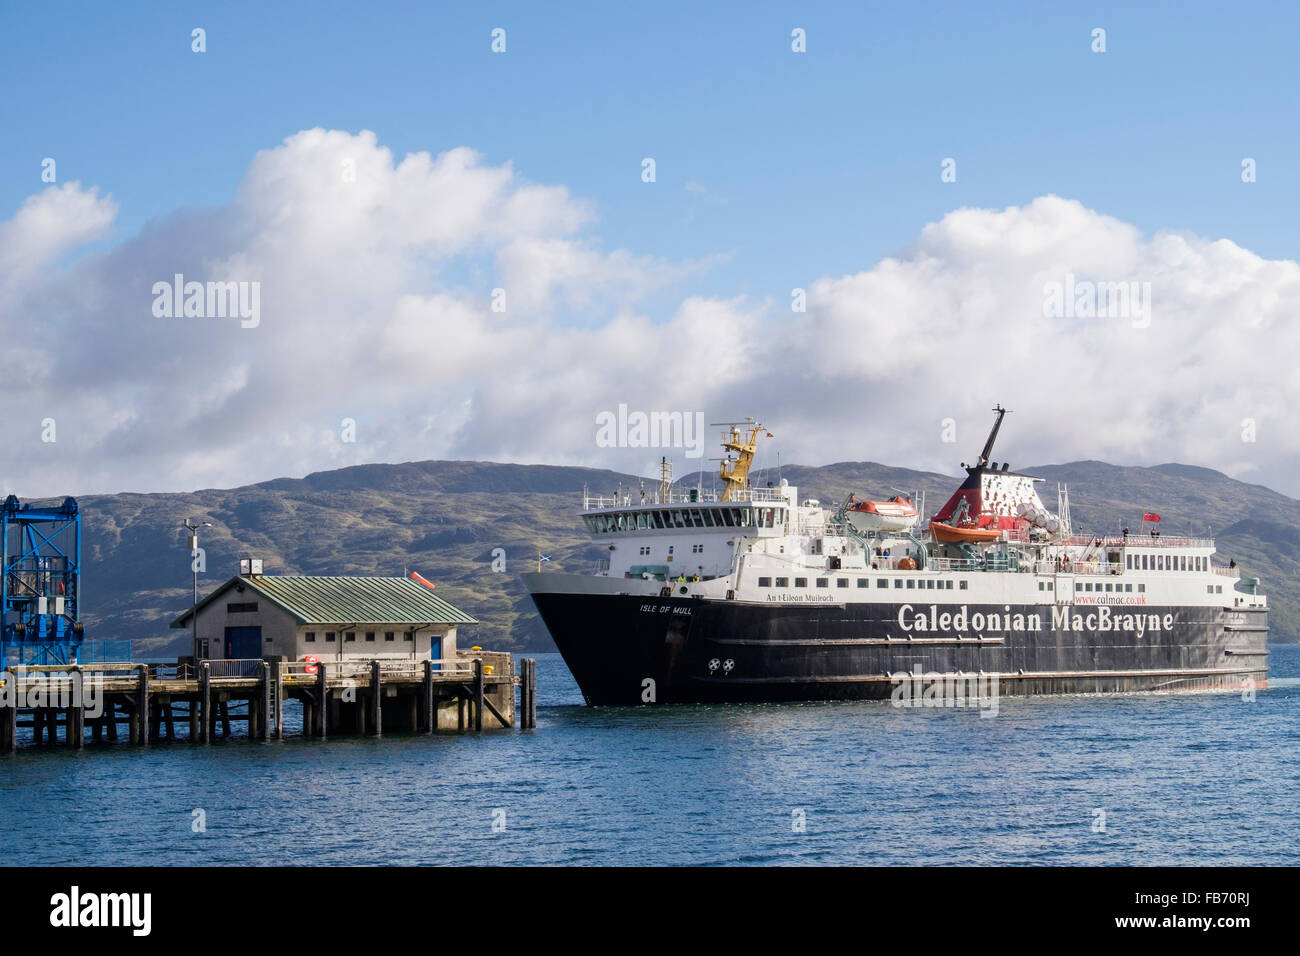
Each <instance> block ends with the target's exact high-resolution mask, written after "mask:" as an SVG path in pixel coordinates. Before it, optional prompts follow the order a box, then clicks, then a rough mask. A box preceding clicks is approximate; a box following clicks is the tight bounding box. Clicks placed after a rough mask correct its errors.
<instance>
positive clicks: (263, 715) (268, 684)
mask: <svg viewBox="0 0 1300 956" xmlns="http://www.w3.org/2000/svg"><path fill="white" fill-rule="evenodd" d="M258 691H259V693H258V695H257V737H258V739H259V740H270V739H271V694H272V693H274V691H275V688H274V687H273V686H272V678H271V665H270V664H269V663H268V662H267V661H262V682H261V683H260V684H259V685H258ZM248 706H249V711H248V713H249V719H250V720H251V719H252V715H253V711H252V707H253V702H252V701H249V702H248ZM249 729H250V730H251V729H252V728H249Z"/></svg>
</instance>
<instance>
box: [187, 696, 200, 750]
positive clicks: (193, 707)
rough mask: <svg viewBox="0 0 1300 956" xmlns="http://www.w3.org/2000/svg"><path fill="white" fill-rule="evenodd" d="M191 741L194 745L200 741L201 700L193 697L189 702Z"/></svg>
mask: <svg viewBox="0 0 1300 956" xmlns="http://www.w3.org/2000/svg"><path fill="white" fill-rule="evenodd" d="M188 736H189V739H190V743H194V742H195V741H196V740H198V739H199V699H198V698H197V697H191V698H190V701H189V734H188Z"/></svg>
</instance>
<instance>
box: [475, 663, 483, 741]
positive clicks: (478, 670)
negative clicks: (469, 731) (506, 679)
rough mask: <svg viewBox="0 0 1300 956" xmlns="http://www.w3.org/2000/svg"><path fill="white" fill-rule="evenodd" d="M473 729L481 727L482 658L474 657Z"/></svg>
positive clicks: (480, 728)
mask: <svg viewBox="0 0 1300 956" xmlns="http://www.w3.org/2000/svg"><path fill="white" fill-rule="evenodd" d="M474 729H475V730H482V729H483V659H482V658H481V657H476V658H474Z"/></svg>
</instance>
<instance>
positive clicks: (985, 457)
mask: <svg viewBox="0 0 1300 956" xmlns="http://www.w3.org/2000/svg"><path fill="white" fill-rule="evenodd" d="M993 411H994V412H996V413H997V416H998V417H997V418H996V419H995V420H994V422H993V430H992V431H991V432H989V440H988V441H986V442H985V443H984V450H983V451H982V452H980V458H979V461H977V462H976V463H975V467H976V468H983V467H984V466H985V465H987V464H988V463H989V455H991V454H993V443H994V442H995V441H997V440H998V429H999V428H1001V427H1002V418H1003V416H1004V415H1006V413H1007V410H1006V409H1005V408H1003V407H1002V405H1001V404H998V405H994V406H993Z"/></svg>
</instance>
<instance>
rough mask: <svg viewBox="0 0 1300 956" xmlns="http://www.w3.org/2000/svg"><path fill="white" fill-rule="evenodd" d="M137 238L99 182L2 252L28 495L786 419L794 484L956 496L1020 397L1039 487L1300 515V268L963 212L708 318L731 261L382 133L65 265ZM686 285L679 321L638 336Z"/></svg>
mask: <svg viewBox="0 0 1300 956" xmlns="http://www.w3.org/2000/svg"><path fill="white" fill-rule="evenodd" d="M115 213H116V208H115V206H114V205H113V203H112V202H111V200H109V199H106V198H101V197H100V196H99V195H98V194H97V192H96V191H95V190H86V189H83V188H82V187H80V186H79V185H77V184H69V185H66V186H62V187H58V188H51V189H48V190H46V191H45V192H43V193H41V194H39V195H37V196H34V197H32V198H31V199H29V200H28V201H27V202H26V203H24V204H23V206H22V207H21V208H20V209H19V210H18V212H17V213H16V214H15V215H14V217H13V218H12V219H10V220H9V221H8V222H5V223H3V224H0V287H3V288H4V289H5V291H6V294H5V296H4V298H3V300H0V334H3V336H4V341H5V348H4V349H3V350H0V372H2V373H3V374H4V380H5V383H6V387H7V389H8V393H7V396H6V415H5V416H4V419H3V421H0V440H3V442H4V444H5V447H6V451H7V454H6V465H7V468H6V469H5V471H4V473H3V474H0V484H3V486H4V487H3V490H4V491H5V492H9V491H16V492H18V493H19V494H23V495H32V496H34V495H44V494H48V495H55V494H63V493H69V492H70V493H84V492H88V491H101V490H126V489H131V490H155V489H182V488H191V487H199V486H209V487H210V486H214V485H231V484H237V483H242V482H246V481H253V480H260V479H264V478H269V477H273V476H277V475H295V474H303V473H305V472H308V471H311V470H315V469H320V468H329V467H336V466H340V465H344V464H351V463H355V462H362V461H373V460H388V461H399V460H409V459H423V458H439V457H474V458H491V459H497V460H516V461H544V462H557V463H558V462H570V463H586V464H595V465H601V466H606V467H615V468H625V469H635V470H648V469H649V468H650V467H651V466H652V464H653V462H655V461H657V459H658V456H659V454H660V452H659V451H657V450H646V449H636V450H628V451H624V452H610V451H608V450H606V449H601V448H598V447H596V444H595V431H596V429H595V416H596V414H597V413H598V412H600V411H604V410H613V409H616V408H617V406H618V405H619V404H620V403H625V404H627V405H628V406H629V407H630V408H632V409H644V410H656V409H658V410H680V411H696V410H699V411H702V412H704V413H705V415H706V419H707V420H708V421H713V420H716V419H724V418H731V417H735V416H741V415H745V414H755V415H759V416H763V417H764V420H765V421H766V422H767V423H768V425H769V427H770V428H771V429H772V431H773V432H774V433H776V435H777V436H778V438H777V440H778V441H779V443H780V445H779V447H780V448H781V455H782V460H783V461H784V462H787V463H790V462H796V461H799V462H807V463H819V462H827V461H834V460H844V459H867V458H869V459H875V460H879V461H885V462H890V463H897V464H906V465H912V466H916V467H925V468H934V469H942V470H948V471H952V470H953V469H954V468H955V466H956V464H957V462H958V461H960V460H962V459H969V458H970V457H971V456H973V455H974V454H975V452H976V451H977V450H978V447H979V444H980V442H981V441H982V439H983V435H984V431H985V429H986V428H987V424H988V421H989V418H990V416H989V412H988V409H989V407H990V406H991V405H992V404H993V403H994V402H995V401H997V402H1002V403H1003V404H1005V405H1007V406H1008V407H1010V408H1012V409H1014V410H1015V411H1014V414H1013V415H1012V417H1011V418H1010V419H1009V420H1008V422H1007V425H1006V428H1005V429H1004V432H1003V437H1002V439H1001V442H1000V446H999V449H998V456H999V457H1001V456H1003V455H1006V456H1009V457H1011V458H1012V459H1013V460H1014V461H1015V462H1017V463H1019V464H1026V465H1027V464H1033V463H1041V462H1045V461H1062V460H1071V459H1078V458H1104V459H1108V460H1113V461H1119V462H1128V463H1157V462H1163V461H1172V460H1176V461H1186V462H1189V463H1194V464H1202V465H1208V466H1211V467H1218V468H1223V469H1227V470H1229V471H1231V472H1233V473H1236V474H1238V475H1241V476H1249V477H1251V478H1252V479H1253V480H1261V481H1265V482H1266V483H1273V484H1275V485H1276V486H1279V487H1280V488H1281V489H1282V490H1286V491H1289V492H1291V493H1295V492H1297V491H1300V482H1298V481H1297V480H1296V479H1294V478H1292V477H1291V475H1290V470H1289V463H1290V461H1291V460H1293V459H1294V458H1295V456H1296V454H1297V452H1300V433H1296V432H1295V431H1294V430H1293V429H1290V428H1289V427H1288V425H1289V422H1288V420H1287V415H1288V413H1289V410H1290V408H1291V407H1292V406H1293V405H1294V404H1295V403H1296V400H1297V397H1300V396H1298V393H1300V374H1298V373H1297V371H1296V364H1295V361H1294V355H1295V354H1296V351H1297V346H1300V330H1298V329H1297V326H1296V323H1295V321H1294V315H1295V314H1296V312H1297V307H1298V306H1300V267H1297V265H1296V263H1294V262H1290V261H1269V260H1265V259H1262V258H1260V257H1259V256H1256V255H1255V254H1253V253H1251V252H1250V251H1248V250H1246V249H1242V248H1240V247H1239V246H1237V245H1235V244H1233V243H1231V242H1228V241H1226V240H1218V241H1210V240H1205V239H1201V238H1198V237H1195V236H1188V235H1179V234H1172V233H1162V234H1158V235H1156V236H1153V237H1144V236H1143V235H1142V234H1141V232H1140V231H1139V230H1137V229H1135V228H1134V227H1133V226H1131V225H1128V224H1126V223H1124V222H1122V221H1120V220H1117V219H1114V218H1111V217H1109V216H1105V215H1101V214H1099V213H1097V212H1095V211H1092V210H1089V209H1087V208H1085V207H1084V206H1082V205H1081V204H1080V203H1077V202H1073V201H1069V200H1064V199H1060V198H1057V197H1053V196H1047V197H1042V198H1040V199H1037V200H1035V201H1033V202H1032V203H1030V204H1028V205H1026V206H1023V207H1011V208H1007V209H1003V210H981V209H961V210H957V211H955V212H953V213H950V214H949V215H947V216H945V217H944V218H943V219H942V220H941V221H940V222H937V223H932V224H930V225H928V226H925V227H924V228H923V229H921V230H920V233H919V235H918V237H917V239H916V241H915V242H914V243H913V244H912V245H911V246H910V247H908V248H906V249H904V250H902V251H900V252H899V253H898V254H897V255H896V256H894V257H891V258H888V259H885V260H882V261H880V262H878V263H875V264H874V265H868V264H864V271H862V272H859V273H856V274H853V275H847V276H841V277H838V278H835V277H823V278H819V279H814V278H812V277H810V280H809V282H808V289H809V299H808V303H809V305H808V312H807V313H804V314H794V313H791V312H790V311H789V310H788V306H787V305H785V303H784V301H783V300H778V301H777V302H776V303H775V304H773V303H769V302H755V301H752V300H747V299H745V298H710V297H704V296H699V295H692V294H690V290H689V289H687V288H684V287H685V285H686V284H687V283H688V282H689V281H690V280H692V279H694V278H695V277H697V276H698V275H699V274H700V273H701V272H702V271H704V270H706V269H707V268H708V267H709V266H710V265H711V263H712V261H713V260H707V259H706V260H704V261H699V262H680V261H676V260H672V259H670V258H666V257H663V256H661V255H656V254H653V253H647V252H645V251H639V250H626V249H612V250H605V249H603V248H602V244H601V242H600V241H599V238H598V237H597V236H596V235H594V234H593V232H592V226H593V223H594V214H593V210H592V207H591V205H590V204H589V203H587V202H584V201H582V200H580V199H577V198H575V197H574V196H572V195H571V194H570V192H569V191H568V190H567V189H564V188H561V187H556V186H546V185H537V184H533V183H529V182H527V181H524V180H523V179H521V177H520V176H519V175H518V174H517V173H516V172H515V170H514V169H513V168H512V167H511V166H510V165H509V164H505V165H500V166H491V165H487V164H485V163H484V161H483V160H482V158H481V157H479V156H478V155H477V154H475V153H473V152H472V151H470V150H468V149H454V150H450V151H448V152H445V153H442V154H440V155H437V156H431V155H429V154H426V153H421V154H416V155H412V156H407V157H405V158H403V159H401V160H396V159H395V158H394V157H393V156H392V154H391V153H390V152H389V151H388V150H387V149H384V148H383V147H381V146H380V145H379V144H378V143H377V141H376V139H375V137H374V135H373V134H371V133H368V132H363V133H360V134H357V135H352V134H348V133H344V132H339V131H325V130H308V131H305V132H302V133H299V134H297V135H296V136H293V137H290V138H289V139H287V140H286V141H285V142H284V143H283V144H282V145H280V146H278V147H276V148H274V149H270V150H266V151H264V152H261V153H259V154H257V156H255V157H254V158H253V160H252V162H251V163H250V165H249V168H248V170H247V172H246V174H245V177H244V180H243V182H242V184H241V186H240V189H239V191H238V193H237V196H236V198H235V200H234V201H233V202H232V203H230V204H229V205H228V206H225V207H222V208H218V209H213V210H200V211H197V212H194V211H190V212H184V213H177V214H175V215H173V216H171V217H169V218H167V219H165V220H162V221H159V222H155V223H152V224H150V225H149V226H147V227H146V228H145V229H144V230H143V231H142V232H141V233H140V234H139V235H137V236H134V237H131V238H128V239H126V240H124V241H122V242H119V243H117V244H116V245H113V246H111V247H109V248H107V249H102V250H100V251H97V252H95V253H94V254H93V255H87V256H83V257H81V258H79V259H75V260H74V261H71V262H66V261H63V260H65V259H66V258H67V257H68V256H69V254H71V253H74V252H76V251H77V250H78V249H79V248H81V247H83V246H84V244H86V243H87V242H90V241H94V240H98V239H101V238H103V237H104V236H105V235H107V234H108V230H109V229H110V228H111V225H112V220H113V217H114V215H115ZM175 273H183V274H184V275H185V277H186V278H187V279H190V280H199V281H205V280H208V279H212V280H226V279H232V280H237V281H239V280H244V281H252V280H257V281H260V282H261V289H262V321H261V324H260V325H259V327H258V328H256V329H241V328H240V327H239V323H238V321H237V320H223V319H157V318H154V317H153V315H152V313H151V310H150V306H151V302H152V295H151V291H150V290H151V287H152V285H153V283H154V282H157V281H168V280H170V278H171V277H172V276H173V275H174V274H175ZM1067 273H1070V274H1073V275H1074V276H1075V277H1076V278H1077V279H1079V280H1080V281H1101V282H1118V281H1128V280H1132V281H1137V282H1139V283H1142V282H1149V283H1150V284H1151V298H1152V311H1151V321H1150V324H1149V326H1148V327H1146V328H1135V327H1134V324H1133V323H1132V322H1129V321H1127V320H1124V319H1097V318H1093V319H1082V318H1079V319H1073V318H1045V317H1044V315H1043V300H1044V292H1043V290H1044V285H1045V284H1046V283H1048V282H1053V281H1063V280H1064V278H1065V276H1066V275H1067ZM676 286H682V287H683V288H682V291H681V299H680V304H679V305H678V306H677V307H676V308H675V309H674V310H672V312H671V314H670V315H667V316H656V315H650V314H645V313H644V311H643V310H641V309H639V307H638V304H637V303H638V299H639V298H641V297H644V296H646V295H648V294H651V293H658V294H661V293H663V292H664V290H665V289H669V288H673V287H676ZM495 287H502V288H505V289H506V290H507V295H508V300H507V301H508V307H507V311H506V312H504V313H500V312H493V311H492V309H491V290H492V289H493V288H495ZM34 321H35V322H36V323H38V324H37V325H36V330H37V332H36V334H33V322H34ZM15 386H16V387H15ZM46 417H53V418H55V419H56V421H57V422H58V442H57V443H55V444H53V445H47V444H43V443H42V442H41V441H40V434H41V426H40V423H41V420H42V419H43V418H46ZM949 417H951V418H954V419H955V420H956V421H957V423H958V438H959V442H958V444H957V445H956V446H953V445H947V444H944V443H942V442H941V440H940V435H941V422H942V420H943V419H945V418H949ZM344 418H352V419H355V420H356V422H357V441H356V443H355V444H346V443H342V442H340V441H339V437H338V436H339V427H340V422H341V421H342V419H344ZM1246 418H1251V419H1254V420H1255V422H1256V426H1257V429H1258V441H1257V442H1255V443H1246V442H1243V441H1242V440H1241V433H1242V420H1243V419H1246ZM713 437H714V436H713V435H712V430H710V435H709V441H710V442H712V440H713ZM769 447H771V446H769ZM668 453H669V454H670V455H673V454H674V453H673V452H672V451H669V452H668ZM708 454H709V455H712V454H714V451H713V449H712V448H711V447H710V449H709V450H708ZM676 457H677V459H678V468H679V471H681V470H684V468H685V467H687V466H689V467H691V468H694V467H697V466H699V465H700V464H701V463H700V462H697V461H696V462H685V461H684V460H683V458H682V453H681V452H680V450H679V451H677V452H676Z"/></svg>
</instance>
